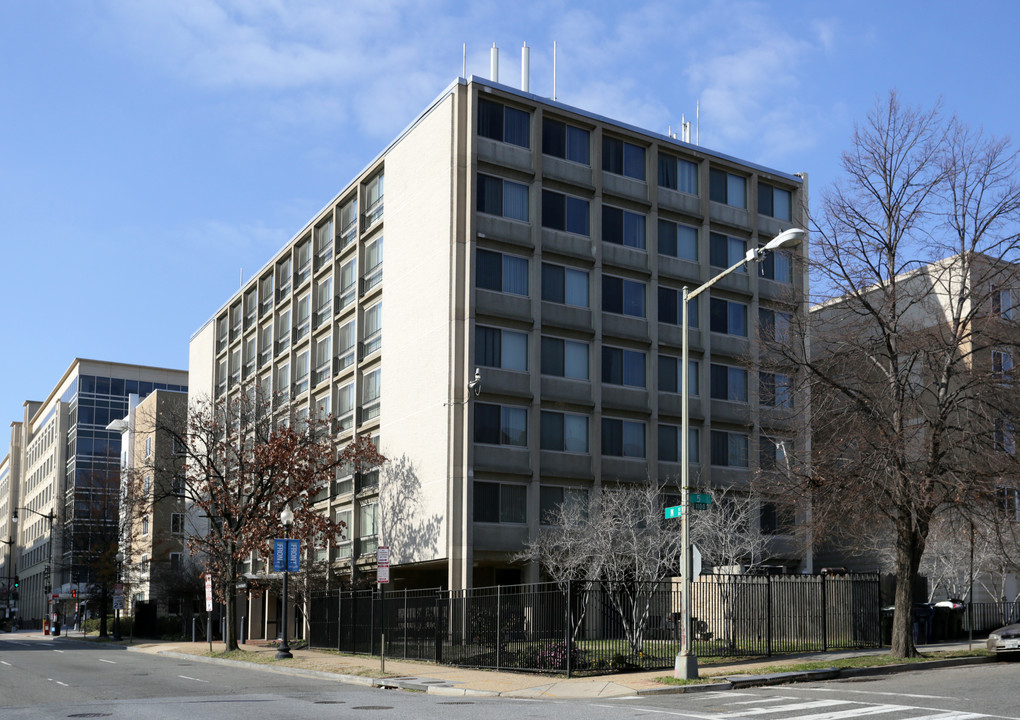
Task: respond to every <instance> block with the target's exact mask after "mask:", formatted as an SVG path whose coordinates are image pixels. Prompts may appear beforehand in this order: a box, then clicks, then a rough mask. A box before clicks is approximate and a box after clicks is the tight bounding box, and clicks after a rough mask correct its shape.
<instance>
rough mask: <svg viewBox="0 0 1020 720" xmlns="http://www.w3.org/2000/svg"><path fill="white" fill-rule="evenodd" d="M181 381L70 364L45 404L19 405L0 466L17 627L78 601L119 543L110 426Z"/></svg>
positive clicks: (105, 365)
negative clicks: (108, 544) (97, 561)
mask: <svg viewBox="0 0 1020 720" xmlns="http://www.w3.org/2000/svg"><path fill="white" fill-rule="evenodd" d="M187 383H188V376H187V373H186V372H184V371H181V370H168V369H164V368H154V367H145V366H140V365H126V364H122V363H115V362H100V361H96V360H84V359H75V360H74V361H73V362H72V363H71V365H70V366H69V367H68V369H67V371H66V372H65V373H64V374H63V376H62V377H61V378H60V379H59V381H58V382H57V383H56V384H55V385H54V386H53V389H52V390H50V392H49V394H48V395H47V397H46V399H45V400H43V401H41V402H37V401H31V400H30V401H27V402H25V405H24V419H23V420H22V421H20V422H14V423H12V424H11V441H10V450H9V452H8V455H7V456H6V457H5V458H3V459H2V460H0V533H2V534H3V536H4V537H9V538H10V540H11V545H10V546H9V547H6V548H5V549H7V550H9V552H7V553H4V554H3V556H2V559H3V562H4V565H3V566H2V569H0V576H2V577H4V578H6V577H7V576H8V575H10V576H17V577H18V578H19V580H20V588H19V593H18V594H19V598H18V601H17V616H18V617H19V618H20V619H21V623H22V626H23V627H32V626H35V627H40V626H41V623H42V620H43V618H44V617H45V616H46V615H47V614H48V613H49V612H50V611H51V600H52V595H53V594H57V595H67V596H68V597H69V596H70V593H71V590H72V589H75V590H78V591H79V593H80V594H81V596H84V594H86V593H87V592H88V586H89V583H90V582H91V579H92V576H91V574H90V573H91V570H90V564H91V558H93V557H94V555H95V554H96V553H98V552H102V551H103V548H102V547H101V546H102V545H103V544H104V539H106V538H109V537H112V538H113V539H114V541H115V539H116V528H117V524H118V523H117V517H118V507H119V499H120V498H119V492H120V491H119V478H120V440H121V438H120V434H119V433H115V432H112V431H109V430H107V425H109V423H110V421H111V420H113V419H115V418H118V417H123V416H124V415H125V414H126V413H127V406H128V398H129V396H130V395H132V394H137V395H140V396H143V397H144V396H146V395H148V394H149V393H151V392H153V390H155V389H171V390H177V391H186V390H187ZM15 518H17V520H15ZM51 518H52V520H51ZM113 547H114V548H115V545H114V546H113ZM113 552H114V553H115V552H116V549H114V551H113ZM79 599H80V598H79ZM57 602H58V603H61V602H62V603H63V604H58V606H57V609H59V610H60V612H61V613H62V614H64V613H66V612H68V611H70V612H73V604H69V601H61V600H58V601H57Z"/></svg>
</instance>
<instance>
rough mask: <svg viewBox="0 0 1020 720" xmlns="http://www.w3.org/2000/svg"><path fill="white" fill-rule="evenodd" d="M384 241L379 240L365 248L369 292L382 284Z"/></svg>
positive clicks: (366, 288)
mask: <svg viewBox="0 0 1020 720" xmlns="http://www.w3.org/2000/svg"><path fill="white" fill-rule="evenodd" d="M382 264H383V239H382V238H379V239H378V240H376V241H375V242H373V243H370V244H369V245H367V246H366V247H365V286H364V289H363V290H362V292H368V291H369V290H371V289H372V288H374V287H375V286H376V285H378V284H379V283H381V282H382V271H383V268H382Z"/></svg>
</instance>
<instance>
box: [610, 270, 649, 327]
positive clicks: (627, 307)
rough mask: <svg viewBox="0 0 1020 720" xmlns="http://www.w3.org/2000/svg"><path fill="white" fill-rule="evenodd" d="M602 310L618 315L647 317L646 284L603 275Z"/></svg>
mask: <svg viewBox="0 0 1020 720" xmlns="http://www.w3.org/2000/svg"><path fill="white" fill-rule="evenodd" d="M602 310H603V312H608V313H615V314H617V315H630V316H631V317H640V318H643V317H645V284H644V283H642V282H638V281H637V280H625V279H623V278H618V277H613V276H612V275H603V276H602Z"/></svg>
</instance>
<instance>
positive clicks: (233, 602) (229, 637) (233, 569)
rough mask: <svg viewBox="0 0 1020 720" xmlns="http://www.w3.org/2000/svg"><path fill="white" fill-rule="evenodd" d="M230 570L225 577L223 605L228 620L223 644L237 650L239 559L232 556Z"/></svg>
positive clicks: (224, 628) (227, 647)
mask: <svg viewBox="0 0 1020 720" xmlns="http://www.w3.org/2000/svg"><path fill="white" fill-rule="evenodd" d="M228 567H229V568H230V571H229V572H228V573H227V576H228V577H226V578H224V579H223V583H224V584H223V605H224V617H225V619H226V622H225V623H224V624H223V625H224V626H223V644H224V646H225V649H226V651H227V652H230V651H232V650H237V647H238V646H237V627H236V626H235V620H234V616H235V615H236V614H237V561H236V560H234V559H233V556H231V559H230V564H229V565H228Z"/></svg>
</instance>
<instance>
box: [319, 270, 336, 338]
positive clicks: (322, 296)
mask: <svg viewBox="0 0 1020 720" xmlns="http://www.w3.org/2000/svg"><path fill="white" fill-rule="evenodd" d="M332 313H333V278H332V277H327V278H324V279H323V280H322V281H321V282H319V284H318V285H316V286H315V327H319V326H320V325H322V323H324V322H326V321H327V320H329V317H330V315H331V314H332Z"/></svg>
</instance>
